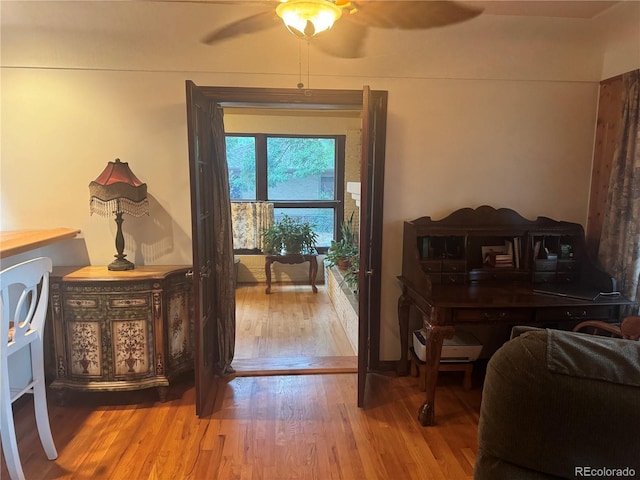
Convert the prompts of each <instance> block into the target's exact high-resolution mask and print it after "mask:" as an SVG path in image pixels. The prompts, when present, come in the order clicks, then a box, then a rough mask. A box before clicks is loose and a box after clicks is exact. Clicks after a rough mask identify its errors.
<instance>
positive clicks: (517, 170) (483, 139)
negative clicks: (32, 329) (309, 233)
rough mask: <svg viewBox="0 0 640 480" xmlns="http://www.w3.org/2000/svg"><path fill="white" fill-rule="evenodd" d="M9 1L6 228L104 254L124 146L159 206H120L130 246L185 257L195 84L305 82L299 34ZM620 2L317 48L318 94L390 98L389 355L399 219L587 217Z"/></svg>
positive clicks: (144, 254)
mask: <svg viewBox="0 0 640 480" xmlns="http://www.w3.org/2000/svg"><path fill="white" fill-rule="evenodd" d="M1 8H2V19H1V21H2V24H1V25H0V27H1V35H2V38H1V40H2V60H1V61H2V71H1V75H2V77H1V85H0V86H1V101H2V111H1V117H0V120H1V129H2V131H1V140H0V142H1V143H0V148H1V155H2V164H1V167H0V175H1V176H0V186H1V192H0V201H1V204H0V207H1V215H2V218H1V228H2V229H3V230H7V229H24V228H50V227H57V226H69V227H76V228H80V229H82V232H83V234H82V237H81V238H80V239H78V240H74V241H67V242H64V243H63V244H61V245H60V246H58V247H52V248H50V249H47V250H46V252H47V253H48V254H51V255H52V256H53V257H54V261H55V262H56V263H57V264H85V263H92V264H104V263H108V262H109V261H111V259H112V255H113V254H114V253H115V247H114V245H113V238H114V234H115V222H113V220H111V219H106V218H102V217H96V216H90V215H89V208H88V184H89V182H90V181H91V180H93V179H95V177H96V176H97V175H98V174H99V173H100V172H101V171H102V169H103V168H104V166H105V165H106V162H107V161H109V160H113V159H115V158H120V159H121V160H123V161H127V162H129V163H130V166H131V167H132V169H133V171H134V172H135V173H136V175H137V176H138V177H139V178H140V179H141V180H142V181H144V182H146V183H147V185H148V189H149V194H150V200H151V213H150V215H149V217H144V218H133V217H128V216H125V222H124V231H125V238H126V245H127V250H126V253H128V255H129V258H130V259H132V260H133V261H135V262H136V263H138V264H143V263H147V264H154V263H155V264H170V263H178V264H187V263H190V262H191V223H190V203H189V175H188V160H187V159H188V154H187V141H186V122H185V116H186V115H185V93H184V92H185V87H184V82H185V80H186V79H191V80H193V81H195V83H196V84H199V85H231V86H260V87H290V88H295V85H296V83H297V82H298V80H299V73H298V56H297V55H298V44H297V43H296V41H295V40H294V39H293V38H292V37H291V38H290V36H289V35H288V34H286V32H281V31H280V30H279V29H277V30H271V31H269V32H264V33H263V34H259V35H246V36H244V37H242V38H239V39H236V40H232V41H229V42H226V43H225V44H221V45H219V46H218V47H206V46H204V45H201V44H200V43H199V38H200V37H202V36H203V35H204V33H206V32H207V31H208V30H210V29H211V28H212V25H213V23H214V21H220V22H224V21H228V20H232V19H237V18H239V16H241V15H243V14H244V13H246V14H249V13H253V12H255V9H251V8H249V7H241V8H242V9H245V10H242V11H241V12H240V13H235V14H234V13H233V12H234V11H233V9H232V7H228V6H219V5H218V6H216V5H194V4H175V3H152V2H82V1H79V2H55V1H54V2H2V5H1ZM617 10H618V11H617V12H615V13H616V19H617V20H619V21H620V22H623V23H622V24H620V23H619V24H618V25H617V26H616V27H615V28H608V29H605V28H604V26H603V25H604V23H606V22H608V21H609V20H608V19H607V18H604V17H600V18H597V19H594V20H583V19H548V18H528V19H525V18H520V17H502V16H500V17H499V16H492V15H483V16H480V17H478V18H477V19H475V20H473V21H471V22H466V23H463V24H460V25H456V26H451V27H447V28H440V29H433V30H429V31H426V32H416V33H411V32H400V31H390V32H386V31H381V30H372V31H371V33H370V35H369V38H368V44H367V52H368V55H367V56H366V57H365V58H363V59H355V60H342V59H334V58H329V57H325V56H323V55H322V54H320V53H319V52H317V51H315V50H313V49H311V50H310V54H311V64H310V71H311V77H310V82H309V81H307V79H306V78H303V81H304V82H305V83H306V84H309V83H310V86H311V88H338V89H360V88H362V85H365V84H367V85H370V86H371V88H373V89H376V90H387V91H388V92H389V116H388V129H387V130H388V131H387V159H386V165H387V167H386V173H385V175H386V177H385V203H384V216H385V218H384V239H383V241H384V245H383V270H382V272H381V275H382V288H383V291H382V345H381V358H382V359H383V360H387V359H388V360H391V359H395V358H397V357H398V355H399V344H398V331H397V318H396V300H397V297H398V294H399V289H398V285H397V281H396V276H397V275H398V274H399V273H400V259H401V255H402V252H401V226H402V222H403V221H404V220H407V219H412V218H415V217H417V216H421V215H431V216H432V217H434V218H439V217H442V216H445V215H447V214H448V213H450V212H451V211H452V210H454V209H457V208H460V207H465V206H478V205H481V204H490V205H493V206H496V207H511V208H514V209H516V210H518V211H519V212H520V213H522V214H523V215H524V216H526V217H529V218H532V217H535V216H537V215H547V216H551V217H553V218H558V219H564V220H570V221H577V222H581V223H583V222H584V221H585V219H586V212H587V202H588V188H589V176H590V169H591V152H592V147H593V136H594V127H595V114H596V108H597V105H596V103H597V93H598V82H599V81H600V79H602V78H604V76H610V74H612V73H613V74H618V73H622V71H619V70H620V69H625V70H630V69H633V68H638V67H640V55H638V48H637V41H636V40H637V38H638V29H639V26H638V25H640V24H639V23H638V22H637V19H638V17H637V5H636V2H626V3H623V4H622V5H620V6H619V7H617ZM236 12H237V10H236ZM214 19H215V20H214ZM608 32H615V35H614V34H609V33H608ZM305 55H306V53H305Z"/></svg>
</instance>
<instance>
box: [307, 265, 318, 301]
mask: <svg viewBox="0 0 640 480" xmlns="http://www.w3.org/2000/svg"><path fill="white" fill-rule="evenodd" d="M317 276H318V258H317V257H316V256H313V257H312V258H311V260H309V283H311V289H312V290H313V293H318V287H316V277H317Z"/></svg>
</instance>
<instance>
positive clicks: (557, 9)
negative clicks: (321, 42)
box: [125, 0, 636, 18]
mask: <svg viewBox="0 0 640 480" xmlns="http://www.w3.org/2000/svg"><path fill="white" fill-rule="evenodd" d="M125 1H127V0H125ZM146 1H149V2H154V1H156V2H161V3H165V2H169V3H216V4H224V5H232V6H238V7H247V6H251V7H255V6H256V5H261V4H264V5H267V4H269V3H276V2H277V1H279V0H271V1H268V0H266V1H256V0H146ZM359 1H360V3H366V1H367V0H359ZM413 1H432V0H413ZM458 1H459V2H460V3H464V4H466V5H474V6H479V7H481V8H483V9H484V12H483V13H484V14H489V15H515V16H527V17H564V18H593V17H594V16H596V15H598V14H599V13H601V12H603V11H604V10H606V9H607V8H609V7H611V6H613V5H615V4H616V3H620V1H636V0H617V1H602V0H458Z"/></svg>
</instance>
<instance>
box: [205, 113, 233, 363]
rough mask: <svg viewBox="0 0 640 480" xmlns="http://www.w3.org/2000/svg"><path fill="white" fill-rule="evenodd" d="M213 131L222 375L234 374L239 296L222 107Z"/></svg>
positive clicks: (215, 258)
mask: <svg viewBox="0 0 640 480" xmlns="http://www.w3.org/2000/svg"><path fill="white" fill-rule="evenodd" d="M211 129H212V132H213V139H214V140H213V141H214V144H213V149H214V151H215V159H214V161H215V164H214V165H213V169H214V171H213V181H212V187H213V188H212V194H213V224H214V227H213V228H214V233H213V237H214V238H215V248H214V258H213V263H214V265H215V269H216V276H215V278H216V282H215V290H216V291H215V292H211V293H212V294H213V295H215V298H216V301H215V307H216V313H215V316H216V322H217V330H218V342H219V343H218V352H219V357H218V364H217V365H216V370H217V371H218V373H220V374H221V375H226V374H229V373H233V368H231V362H232V361H233V355H234V353H235V343H236V294H235V286H234V278H235V274H234V263H233V229H232V225H231V198H230V193H229V171H228V167H227V154H226V143H225V137H224V121H223V111H222V108H221V107H220V106H219V105H216V106H215V107H214V108H213V113H212V115H211Z"/></svg>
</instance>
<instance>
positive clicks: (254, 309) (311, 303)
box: [232, 284, 358, 375]
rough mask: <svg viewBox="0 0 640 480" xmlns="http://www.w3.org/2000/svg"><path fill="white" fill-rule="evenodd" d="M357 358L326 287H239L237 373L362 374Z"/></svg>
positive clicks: (261, 285) (235, 360)
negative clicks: (316, 291)
mask: <svg viewBox="0 0 640 480" xmlns="http://www.w3.org/2000/svg"><path fill="white" fill-rule="evenodd" d="M357 363H358V362H357V356H356V353H355V352H354V350H353V348H352V346H351V344H350V343H349V340H348V339H347V336H346V334H345V332H344V329H343V328H342V325H340V322H339V319H338V316H337V315H336V312H335V310H334V309H333V305H332V303H331V300H330V299H329V295H328V294H327V288H326V286H325V285H318V293H317V294H315V293H313V292H312V291H311V288H310V287H309V285H292V284H274V286H273V288H272V290H271V294H269V295H266V294H265V293H264V285H263V284H258V285H243V284H241V285H239V286H238V288H237V290H236V351H235V357H234V361H233V364H232V366H233V368H234V369H235V370H236V372H238V375H273V374H286V373H308V372H311V371H313V372H315V373H345V372H357V368H358V365H357Z"/></svg>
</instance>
